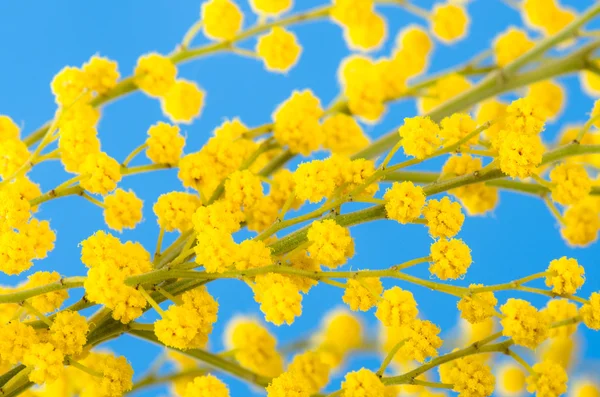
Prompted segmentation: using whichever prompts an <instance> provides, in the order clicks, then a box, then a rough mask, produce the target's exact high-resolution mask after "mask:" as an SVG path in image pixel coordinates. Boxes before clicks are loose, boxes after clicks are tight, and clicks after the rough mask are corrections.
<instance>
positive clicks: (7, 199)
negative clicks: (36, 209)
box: [0, 189, 31, 230]
mask: <svg viewBox="0 0 600 397" xmlns="http://www.w3.org/2000/svg"><path fill="white" fill-rule="evenodd" d="M29 218H31V206H30V205H29V201H28V200H25V199H24V198H23V197H22V196H21V195H19V194H18V193H17V192H16V191H15V190H13V189H2V190H0V230H4V229H5V228H11V229H13V228H14V229H19V230H20V229H23V228H24V227H25V225H26V224H27V222H29Z"/></svg>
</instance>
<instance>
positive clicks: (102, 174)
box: [79, 152, 121, 195]
mask: <svg viewBox="0 0 600 397" xmlns="http://www.w3.org/2000/svg"><path fill="white" fill-rule="evenodd" d="M79 173H80V174H81V175H82V176H83V179H82V180H81V187H83V188H84V189H86V190H87V191H89V192H90V193H97V194H102V195H105V194H107V193H110V192H112V191H113V190H115V188H116V187H117V183H118V182H119V181H120V180H121V166H120V165H119V163H118V162H117V160H115V159H113V158H112V157H110V156H109V155H108V154H106V153H104V152H98V153H92V154H89V155H88V156H87V157H86V158H85V160H84V161H83V163H82V164H81V167H80V168H79Z"/></svg>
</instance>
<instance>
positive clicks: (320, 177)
mask: <svg viewBox="0 0 600 397" xmlns="http://www.w3.org/2000/svg"><path fill="white" fill-rule="evenodd" d="M330 165H331V164H330V163H328V162H326V161H323V160H313V161H311V162H308V163H302V164H300V165H299V166H298V169H296V171H295V172H294V174H293V177H294V184H295V185H296V188H295V190H294V194H295V195H296V197H297V198H298V199H299V200H300V201H302V202H304V201H307V200H308V201H310V202H311V203H318V202H319V201H321V200H323V199H324V198H326V197H329V196H330V195H331V194H333V192H334V191H335V188H336V183H335V177H336V174H337V172H336V170H334V169H332V168H331V166H330Z"/></svg>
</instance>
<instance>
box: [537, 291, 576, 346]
mask: <svg viewBox="0 0 600 397" xmlns="http://www.w3.org/2000/svg"><path fill="white" fill-rule="evenodd" d="M542 310H543V311H544V312H545V313H546V314H547V315H548V316H549V317H550V322H551V323H553V324H554V323H557V322H559V321H564V320H570V319H572V318H574V317H577V305H575V304H574V303H573V302H569V301H568V300H567V299H554V300H551V301H548V304H547V305H546V308H545V309H542ZM575 331H577V323H575V324H569V325H561V326H560V327H554V328H551V329H550V338H569V337H570V336H571V335H573V334H574V333H575Z"/></svg>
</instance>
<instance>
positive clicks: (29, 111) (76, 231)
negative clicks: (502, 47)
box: [0, 0, 600, 396]
mask: <svg viewBox="0 0 600 397" xmlns="http://www.w3.org/2000/svg"><path fill="white" fill-rule="evenodd" d="M238 3H243V4H242V6H243V8H244V10H245V11H246V12H247V15H248V16H247V18H246V26H248V25H249V24H250V23H252V22H253V21H254V17H252V16H251V14H250V13H249V7H248V5H247V3H246V1H245V0H244V1H242V0H239V1H238ZM297 3H299V4H297V5H296V7H295V9H297V10H300V9H308V8H311V7H313V6H316V5H320V4H323V3H324V1H317V0H301V1H297ZM416 3H417V4H419V5H420V6H422V7H424V8H429V7H430V6H431V3H432V2H431V1H416ZM563 3H564V4H568V5H570V6H573V7H575V8H577V9H580V10H581V9H585V8H586V7H587V6H589V5H590V4H592V3H593V2H592V1H591V0H589V1H576V0H571V1H563ZM199 9H200V2H198V1H190V0H179V1H165V0H163V1H159V0H146V1H119V2H117V1H115V0H113V1H102V2H101V1H81V0H78V1H77V0H71V1H67V0H55V1H52V2H49V1H31V0H30V1H16V0H3V1H0V54H2V63H1V66H0V70H1V73H0V114H7V115H10V116H11V117H12V118H13V119H14V120H15V121H16V122H17V123H18V124H19V125H21V126H22V129H23V132H24V134H27V133H30V132H31V131H33V130H35V129H36V128H37V127H39V126H40V125H41V124H42V123H44V122H45V121H46V120H48V119H49V118H50V117H51V115H52V114H53V112H54V101H53V97H52V94H51V92H50V87H49V84H50V81H51V79H52V77H53V75H54V74H55V73H56V72H58V71H59V70H60V69H61V68H62V67H63V66H65V65H76V66H80V65H81V64H82V63H83V62H85V61H86V60H87V59H88V58H89V57H90V56H91V55H93V54H95V53H99V54H100V55H103V56H107V57H109V58H111V59H115V60H117V61H118V62H119V69H120V71H121V74H122V75H123V76H126V75H129V74H130V73H131V72H132V70H133V67H134V65H135V63H136V60H137V57H138V56H139V55H140V54H143V53H146V52H150V51H158V52H161V53H168V52H170V51H171V50H172V49H173V48H174V46H175V45H176V44H177V43H178V41H179V40H181V38H182V37H183V34H184V33H185V31H186V30H187V28H188V26H190V25H191V24H192V23H193V22H194V21H195V20H196V19H197V18H198V15H199ZM380 9H381V10H382V11H384V13H385V16H386V19H387V21H388V24H389V38H393V37H394V36H395V34H396V32H397V31H398V30H399V29H401V28H402V27H403V26H405V25H407V24H409V23H420V24H422V23H423V22H422V21H420V20H418V19H416V18H415V17H412V16H410V15H409V14H407V13H406V12H404V11H402V10H400V9H398V8H394V7H389V6H387V7H381V8H380ZM468 9H469V13H470V14H471V17H472V25H471V30H470V33H469V36H468V38H466V39H465V40H463V41H461V42H459V43H457V44H455V45H452V46H444V45H442V44H440V43H438V44H436V50H435V54H434V57H433V59H432V63H431V65H432V67H431V71H437V70H441V69H444V68H447V67H449V66H452V65H455V64H459V63H462V62H464V61H466V60H467V59H469V58H470V57H472V56H473V55H475V54H476V53H479V52H480V51H482V50H483V49H485V48H489V46H490V44H491V42H492V40H493V37H494V36H495V35H496V34H498V33H499V32H502V31H504V30H505V29H506V27H507V26H508V25H511V24H514V25H522V22H521V19H520V15H519V14H518V13H517V12H516V11H515V10H513V9H511V8H509V7H508V6H506V5H504V4H502V3H501V2H500V1H497V0H477V1H473V2H471V3H470V4H469V6H468ZM292 30H293V31H294V32H295V33H296V34H297V35H298V37H299V39H300V42H301V43H302V45H303V47H304V51H303V54H302V58H301V60H300V62H299V64H298V65H297V66H296V67H295V68H294V69H292V71H291V72H289V73H288V74H287V75H279V74H271V73H268V72H266V71H265V70H264V69H263V66H262V63H260V62H258V61H256V60H253V59H249V58H241V57H239V56H235V55H231V54H218V55H213V56H210V57H208V58H204V59H202V60H199V61H193V62H190V63H187V64H185V65H183V66H181V68H180V76H181V77H184V78H187V79H191V80H194V81H196V82H198V84H199V85H200V86H201V87H203V89H204V90H206V92H207V97H206V106H205V108H204V110H203V113H202V117H201V118H200V119H199V120H197V121H196V122H195V123H194V124H192V125H190V126H183V131H184V132H185V133H186V134H187V136H188V140H187V145H186V149H185V150H186V152H187V153H189V152H192V151H196V150H198V149H199V148H200V147H201V145H202V144H203V142H205V141H206V139H207V138H208V137H209V136H210V134H211V131H212V130H213V129H214V128H215V127H216V126H217V125H219V124H220V123H221V122H222V121H223V120H224V119H226V118H231V117H236V116H237V117H240V118H241V119H242V121H244V122H245V123H246V124H247V125H250V126H254V125H259V124H262V123H265V122H269V121H270V115H271V112H272V111H273V109H274V108H275V107H276V105H277V104H278V103H280V102H281V101H283V100H284V99H285V98H287V97H288V96H289V95H290V93H291V91H292V90H294V89H303V88H311V89H312V90H313V91H314V92H315V93H316V94H317V95H318V96H319V97H320V98H321V100H322V102H323V104H325V105H326V104H328V103H329V102H330V101H332V100H333V99H334V98H335V97H336V95H337V93H338V85H337V81H336V71H337V68H338V64H339V62H340V60H341V59H342V58H343V57H345V56H346V55H348V54H349V51H348V49H347V47H346V45H345V43H344V41H343V38H342V31H341V29H340V28H339V27H337V26H336V25H333V24H332V23H330V22H318V23H311V24H309V25H301V26H294V27H293V28H292ZM203 41H204V39H203V38H202V37H199V38H198V40H197V41H196V43H202V42H203ZM253 45H254V43H253V42H248V43H246V45H245V46H246V47H248V48H251V47H252V46H253ZM392 46H393V40H391V39H388V42H387V44H386V45H385V47H384V48H382V50H381V51H379V52H378V53H377V55H387V54H389V52H390V50H391V48H392ZM561 82H562V83H563V85H564V86H565V87H566V88H567V91H568V106H567V108H566V110H565V111H564V113H563V115H562V117H560V122H559V123H556V124H551V125H549V126H548V128H547V131H546V132H545V133H544V134H545V137H546V138H547V140H553V138H554V137H555V136H556V132H557V131H558V129H559V127H560V126H561V125H563V124H570V123H575V122H583V121H585V120H586V118H587V114H588V113H589V111H590V109H591V107H592V104H593V99H592V98H589V97H587V96H586V95H584V94H583V93H582V92H581V89H580V85H579V80H578V79H577V77H576V76H571V77H566V78H563V79H561ZM415 112H416V110H415V104H414V102H412V101H407V102H403V103H399V104H394V105H392V106H390V107H389V110H388V112H387V115H386V117H385V118H384V119H383V121H382V123H381V124H379V125H377V126H373V127H371V126H369V127H366V130H367V131H368V132H369V134H370V135H371V136H372V137H376V136H378V135H380V134H382V133H385V132H387V131H389V130H390V129H391V128H394V127H396V126H398V125H400V124H401V122H402V119H403V118H404V117H408V116H413V115H414V114H415ZM160 120H165V121H166V118H165V117H164V116H163V115H162V113H161V111H160V105H159V103H158V101H156V100H153V99H151V98H149V97H146V96H144V95H143V94H141V93H135V94H133V95H129V96H127V97H126V98H124V99H122V100H119V101H118V102H117V103H114V104H111V105H109V106H108V107H106V108H105V110H104V111H103V117H102V120H101V122H100V126H99V130H100V137H101V139H102V146H103V150H105V151H106V152H108V153H109V154H110V155H111V156H113V157H115V158H116V159H118V160H122V159H123V158H124V157H125V156H126V155H127V154H128V153H129V152H130V151H131V150H132V149H133V148H135V147H137V146H138V145H139V144H140V143H141V142H142V140H144V139H145V137H146V130H147V128H148V127H149V126H150V125H151V124H153V123H155V122H157V121H160ZM146 161H147V160H146V159H145V157H144V156H140V158H138V159H137V160H136V162H135V163H134V164H140V163H143V162H146ZM435 167H439V163H437V164H432V165H430V166H429V167H426V168H429V169H431V170H434V169H435ZM31 177H32V178H33V179H34V180H35V181H36V182H38V183H40V184H41V186H42V189H43V190H44V191H45V190H48V189H50V188H52V187H54V186H55V185H56V184H58V183H59V182H61V181H63V180H64V179H65V174H64V173H63V172H62V169H61V166H60V164H59V163H57V162H55V163H52V164H46V165H44V166H42V167H36V169H35V170H34V171H33V172H32V173H31ZM120 186H121V187H122V188H126V189H127V188H131V189H134V190H135V192H136V193H137V194H138V196H140V197H142V198H143V199H144V200H145V208H144V214H145V216H144V217H145V221H144V222H143V223H142V224H141V225H140V226H139V227H138V228H137V229H136V230H134V231H126V232H124V233H123V234H122V235H121V238H122V239H123V240H128V239H131V240H138V241H141V242H142V243H143V244H144V245H145V246H146V247H147V248H148V249H149V250H152V249H153V247H154V244H155V241H156V236H157V234H158V228H157V227H156V223H155V217H154V214H153V213H152V203H153V202H154V201H155V200H156V198H157V197H158V196H159V195H160V194H161V193H164V192H168V191H172V190H178V189H179V190H180V189H181V188H182V187H181V185H180V182H179V181H178V180H177V178H176V172H175V171H173V170H171V171H161V172H157V173H151V174H143V175H137V176H133V177H127V178H124V180H123V181H122V183H121V184H120ZM38 216H39V217H41V218H43V219H49V220H50V221H51V225H52V227H53V228H54V229H55V230H57V235H58V240H57V245H56V249H55V250H54V251H53V252H52V253H51V255H50V256H49V258H48V259H46V260H44V261H41V262H38V263H36V266H35V267H34V268H33V269H32V271H39V270H57V271H59V272H61V273H63V274H64V275H67V276H72V275H82V274H85V268H84V266H83V265H82V264H81V262H80V260H79V248H78V247H77V244H78V243H79V242H80V241H82V240H83V239H85V238H87V237H88V236H89V235H91V234H92V233H94V232H95V231H96V230H99V229H105V226H104V223H103V218H102V213H101V211H100V210H99V209H98V208H97V207H94V206H93V205H92V204H90V203H88V202H87V201H85V200H82V199H80V198H77V197H75V198H64V199H60V200H54V201H52V202H50V203H47V204H45V205H44V206H43V208H42V210H41V211H40V212H39V214H38ZM352 235H353V236H354V237H355V239H356V252H357V254H356V256H355V257H354V258H353V259H352V260H351V262H350V264H349V265H348V267H354V268H366V267H369V268H385V267H389V266H390V265H393V264H395V263H400V262H403V261H405V260H408V259H412V258H415V257H421V256H424V255H426V254H427V253H428V252H429V245H430V243H431V239H430V238H429V237H428V235H427V231H426V229H425V228H423V227H421V226H414V225H413V226H400V225H398V224H396V223H394V222H385V221H378V222H375V223H370V224H367V225H360V226H357V227H355V228H353V229H352ZM170 237H173V236H170ZM459 237H461V238H462V239H464V240H465V241H466V242H467V243H468V244H469V246H470V247H471V249H472V251H473V258H474V264H473V266H472V267H471V268H470V270H469V273H468V274H467V278H466V279H465V280H464V281H459V282H461V283H464V284H469V283H472V282H479V283H498V282H505V281H510V280H512V279H515V278H518V277H522V276H525V275H528V274H531V273H534V272H538V271H542V270H543V269H545V268H546V266H547V264H548V262H549V261H550V260H552V259H554V258H558V257H560V256H563V255H567V256H573V257H575V258H577V259H578V260H579V261H580V263H582V264H583V265H584V266H585V268H586V272H587V283H586V285H585V286H584V288H583V289H582V291H581V293H582V295H583V296H586V297H587V296H588V295H589V293H591V292H592V291H597V290H599V289H600V281H599V280H600V269H599V265H600V263H599V258H600V249H599V246H598V244H594V245H592V246H591V247H588V248H586V249H572V248H569V247H568V246H567V245H566V244H565V243H564V242H563V240H562V239H561V237H560V235H559V229H558V226H557V223H556V221H555V220H554V219H553V218H552V216H551V215H550V214H549V213H548V211H547V209H546V207H545V206H544V204H543V202H542V201H541V200H539V199H536V198H533V197H528V196H521V195H516V194H514V193H506V192H502V194H501V203H500V206H499V207H498V208H497V209H496V210H495V211H494V212H493V213H492V214H490V215H488V216H486V217H478V218H468V219H467V221H466V222H465V226H464V228H463V231H462V232H461V233H460V235H459ZM30 272H31V271H30ZM412 273H414V274H415V275H419V276H422V277H428V273H427V271H426V266H421V267H420V268H419V269H415V270H414V271H412ZM24 276H25V274H24V275H23V277H19V278H17V277H11V278H9V277H6V276H0V283H3V284H15V283H17V282H18V281H19V280H21V279H23V278H24ZM390 285H391V283H390V282H389V281H388V282H386V286H387V287H389V286H390ZM402 286H403V287H405V288H410V289H411V290H412V291H413V293H414V294H415V297H416V298H417V301H418V302H419V308H420V310H421V313H422V314H423V316H424V317H425V318H428V319H430V320H432V321H434V322H435V323H437V324H439V325H440V326H442V328H443V329H444V330H446V331H447V330H449V329H450V328H451V327H452V326H453V325H454V324H455V322H456V319H457V316H458V314H457V311H456V301H455V300H454V299H452V298H449V297H448V296H444V295H440V294H438V293H435V292H431V291H427V290H424V289H422V288H416V287H412V286H407V285H402ZM209 290H210V291H211V292H212V293H213V294H214V295H215V296H216V297H217V298H218V300H219V303H220V312H219V322H218V324H217V325H216V327H215V332H214V334H213V337H212V339H211V342H210V343H211V346H212V347H213V348H214V350H215V351H219V350H220V349H221V348H222V341H221V335H222V331H223V329H224V326H225V324H226V323H227V322H228V320H229V319H230V318H231V317H232V316H234V315H236V314H257V315H259V316H260V311H259V309H258V305H257V304H256V303H255V302H254V300H253V298H252V294H251V291H250V290H249V288H247V287H246V286H245V285H242V284H241V282H240V281H236V280H227V281H218V282H215V283H211V285H210V286H209ZM72 294H73V295H74V296H75V295H77V296H79V294H80V292H73V293H72ZM341 295H342V291H341V290H338V289H335V288H334V287H330V286H319V287H318V288H314V289H313V290H312V291H311V292H310V294H309V295H308V296H306V297H305V298H304V302H303V305H304V313H303V315H302V317H301V318H299V319H297V320H296V322H295V323H294V324H293V325H292V326H289V327H288V326H283V327H280V328H278V329H276V327H272V326H270V328H271V329H272V330H274V331H276V333H277V335H278V336H279V338H280V341H281V343H285V342H286V341H292V340H294V339H297V338H301V337H302V336H305V335H306V333H307V332H310V331H311V330H314V329H315V327H316V325H317V324H318V322H319V321H320V319H321V318H322V317H323V315H324V313H326V312H327V311H329V310H330V309H331V308H333V307H337V306H339V305H342V302H341ZM497 296H498V298H499V300H500V302H503V301H504V300H505V299H506V298H507V297H508V295H506V294H498V295H497ZM527 298H530V299H531V300H532V301H533V302H534V303H535V304H536V305H538V306H543V305H544V304H545V301H544V300H543V299H540V298H539V297H535V296H527ZM324 302H326V304H324ZM152 318H153V317H152V315H146V316H145V318H142V321H144V320H150V319H152ZM363 318H364V320H365V324H367V326H368V327H369V329H370V332H374V331H375V330H376V325H377V322H376V319H375V318H374V316H373V313H372V312H368V313H366V314H365V315H363ZM579 332H581V333H582V335H583V336H584V337H585V339H586V341H587V342H586V345H585V346H584V347H583V350H584V357H585V362H582V363H581V365H580V366H579V368H580V369H581V370H582V371H583V370H584V369H587V370H590V368H592V367H591V366H590V365H589V363H590V362H594V361H595V360H597V359H598V358H599V356H600V338H599V337H598V335H597V334H592V333H590V332H589V331H587V330H584V329H583V327H580V331H579ZM109 345H110V348H112V349H113V350H114V351H116V352H117V353H118V354H121V355H125V356H127V358H128V359H129V360H130V361H131V362H132V364H133V366H134V369H135V370H136V374H138V375H140V374H142V373H143V372H144V371H145V370H146V369H147V368H148V367H149V365H150V363H151V362H152V359H153V357H155V356H156V355H157V354H158V353H159V352H160V351H161V349H160V348H158V347H155V346H151V345H149V344H147V343H145V342H142V341H138V340H136V339H134V338H131V337H122V338H121V339H119V340H117V341H114V342H111V343H110V344H109ZM590 360H591V361H590ZM363 365H364V366H371V368H377V366H378V365H379V359H378V358H377V357H374V356H373V357H365V356H361V357H359V358H357V359H355V360H352V361H351V362H349V363H348V369H350V368H355V369H356V368H360V367H361V366H363ZM596 368H597V367H596ZM223 378H224V379H226V380H227V381H228V382H229V384H230V386H231V390H232V395H234V396H238V395H246V393H247V392H248V389H247V388H246V386H244V385H242V384H241V383H240V382H237V381H235V380H233V379H231V378H229V377H226V376H224V377H223ZM338 387H339V381H338V380H337V379H336V380H334V381H333V382H332V384H331V385H330V388H333V389H337V388H338ZM165 394H166V390H165V389H152V390H148V391H145V392H143V393H139V394H138V395H140V396H155V395H165Z"/></svg>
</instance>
